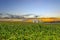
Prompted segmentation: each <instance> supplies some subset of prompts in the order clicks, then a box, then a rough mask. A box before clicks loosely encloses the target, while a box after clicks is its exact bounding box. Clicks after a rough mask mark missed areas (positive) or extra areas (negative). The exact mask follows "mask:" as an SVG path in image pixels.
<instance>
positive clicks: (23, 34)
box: [0, 22, 60, 40]
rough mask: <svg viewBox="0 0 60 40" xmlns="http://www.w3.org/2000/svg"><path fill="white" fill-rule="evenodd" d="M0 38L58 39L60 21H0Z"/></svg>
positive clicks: (9, 39)
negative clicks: (50, 22) (52, 22)
mask: <svg viewBox="0 0 60 40" xmlns="http://www.w3.org/2000/svg"><path fill="white" fill-rule="evenodd" d="M0 40H60V23H55V24H45V23H25V22H0Z"/></svg>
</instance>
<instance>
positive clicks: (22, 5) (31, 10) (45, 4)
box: [0, 0, 60, 17]
mask: <svg viewBox="0 0 60 40" xmlns="http://www.w3.org/2000/svg"><path fill="white" fill-rule="evenodd" d="M0 13H9V14H14V15H27V14H33V15H39V16H41V17H60V0H0Z"/></svg>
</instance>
